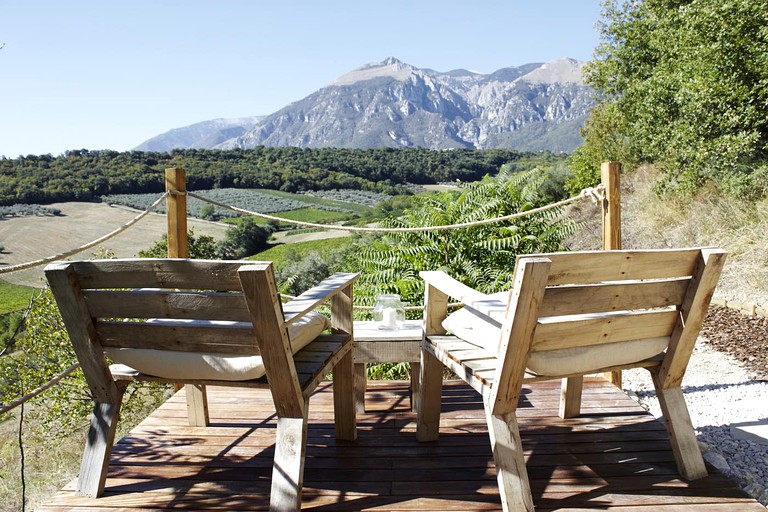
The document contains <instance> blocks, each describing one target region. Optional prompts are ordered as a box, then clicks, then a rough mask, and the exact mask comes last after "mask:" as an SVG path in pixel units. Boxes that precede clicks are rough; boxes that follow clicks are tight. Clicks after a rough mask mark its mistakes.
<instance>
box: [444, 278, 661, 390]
mask: <svg viewBox="0 0 768 512" xmlns="http://www.w3.org/2000/svg"><path fill="white" fill-rule="evenodd" d="M508 296H509V292H504V293H503V294H494V295H490V296H489V299H490V298H493V299H495V300H503V301H505V302H506V301H507V300H508ZM503 309H506V304H504V308H503ZM483 310H484V311H485V312H487V313H488V314H489V315H490V318H489V317H488V316H484V315H481V314H479V313H477V312H476V311H474V310H473V309H471V308H467V307H464V308H461V309H459V310H457V311H455V312H453V313H451V314H450V315H448V317H447V318H446V319H445V320H443V323H442V325H443V328H444V329H445V330H446V331H448V332H449V333H451V334H453V335H454V336H457V337H459V338H461V339H463V340H466V341H468V342H470V343H472V344H473V345H477V346H479V347H482V348H484V349H486V350H489V351H491V352H493V353H496V351H497V349H498V345H499V341H500V340H501V325H502V322H503V321H504V314H505V313H504V311H503V310H502V308H501V307H498V306H497V307H488V308H483ZM668 344H669V337H668V336H667V337H661V338H647V339H640V340H629V341H621V342H617V343H605V344H602V345H588V346H584V347H574V348H562V349H556V350H546V351H542V352H533V353H531V354H529V357H528V362H527V364H526V369H527V370H528V371H529V372H531V373H535V374H537V375H568V374H571V373H586V372H591V371H595V370H599V369H602V368H607V367H611V366H619V365H624V364H631V363H635V362H639V361H643V360H645V359H648V358H651V357H654V356H656V355H658V354H660V353H662V352H664V350H665V349H666V348H667V345H668Z"/></svg>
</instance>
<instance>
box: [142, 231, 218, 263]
mask: <svg viewBox="0 0 768 512" xmlns="http://www.w3.org/2000/svg"><path fill="white" fill-rule="evenodd" d="M187 253H188V254H189V257H190V258H194V259H201V260H211V259H216V258H218V256H219V250H218V246H217V244H216V240H215V239H214V238H213V237H212V236H208V235H200V236H195V232H194V230H189V232H188V233H187ZM167 257H168V235H167V234H163V236H162V238H161V239H160V240H159V241H157V242H155V244H154V245H153V246H152V247H150V248H149V249H147V250H144V251H139V258H167Z"/></svg>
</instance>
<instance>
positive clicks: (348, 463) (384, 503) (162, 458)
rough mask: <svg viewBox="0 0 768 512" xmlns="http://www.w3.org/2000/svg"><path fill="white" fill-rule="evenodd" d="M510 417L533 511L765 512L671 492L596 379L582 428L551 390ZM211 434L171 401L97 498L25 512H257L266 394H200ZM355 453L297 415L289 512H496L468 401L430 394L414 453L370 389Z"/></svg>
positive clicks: (710, 495)
mask: <svg viewBox="0 0 768 512" xmlns="http://www.w3.org/2000/svg"><path fill="white" fill-rule="evenodd" d="M521 400H522V403H521V406H520V409H519V413H518V417H519V419H520V432H521V435H522V438H523V445H524V447H525V449H526V454H527V455H528V461H527V467H528V473H529V475H530V479H531V486H532V488H533V496H534V501H535V504H536V510H537V511H542V512H543V511H548V510H559V511H582V510H611V509H613V508H616V509H620V510H621V512H658V511H660V510H665V511H666V510H668V511H704V512H726V511H727V512H738V511H763V512H764V511H765V508H763V507H762V506H760V505H759V504H758V503H757V502H756V501H755V500H753V499H752V498H750V497H748V496H747V495H745V494H744V493H743V492H742V491H740V490H739V489H738V488H737V487H736V486H735V484H734V483H733V482H731V481H730V480H728V479H726V478H725V477H723V476H722V475H720V474H719V473H717V471H716V470H715V469H713V468H711V467H710V468H709V471H710V476H708V477H707V478H704V479H702V480H698V481H696V482H692V483H687V482H685V481H682V480H681V479H680V478H679V477H678V475H677V471H676V468H675V463H674V459H673V456H672V452H671V449H670V446H669V442H668V440H667V435H666V431H665V430H664V426H663V425H662V424H661V423H660V422H658V421H656V420H655V419H654V418H653V417H652V416H650V415H649V414H647V413H646V412H645V411H644V410H643V409H642V408H641V407H639V406H638V405H637V404H636V403H635V402H633V401H632V400H631V399H629V398H628V397H627V396H626V395H625V394H624V393H622V392H621V391H620V390H618V389H616V388H614V387H612V386H610V385H609V384H608V383H607V382H605V381H604V380H602V379H585V389H584V395H583V405H582V412H583V414H582V416H581V417H580V418H577V419H572V420H566V421H563V420H561V419H559V418H558V417H557V406H558V400H559V382H542V383H535V384H531V385H527V386H525V394H524V395H523V397H522V398H521ZM209 402H210V413H211V423H212V425H211V427H208V428H198V427H189V426H187V419H186V405H185V401H184V397H183V391H181V392H180V393H179V394H177V395H175V396H174V397H173V398H172V399H171V400H169V401H168V402H166V403H165V404H164V405H163V406H162V407H160V408H159V409H157V410H156V411H155V412H154V413H153V414H152V415H151V416H150V417H149V418H147V419H146V420H145V421H144V422H142V423H141V424H140V425H139V426H137V427H136V428H135V429H134V430H133V431H131V433H130V434H129V435H128V436H126V437H125V438H123V439H122V440H121V441H120V442H118V443H116V444H115V447H114V450H113V454H112V461H111V463H110V467H109V478H108V479H107V484H106V491H105V494H104V497H102V498H99V499H98V500H94V499H89V498H83V497H78V496H76V495H75V494H74V491H73V489H74V482H73V483H71V484H70V485H69V486H67V487H66V488H65V489H63V490H62V491H61V492H60V493H59V494H57V495H56V496H55V497H53V498H52V499H51V500H49V502H48V503H47V504H46V505H45V506H44V507H42V508H41V509H39V510H42V511H47V512H63V511H71V510H77V511H82V512H85V511H89V510H92V511H97V510H98V511H100V512H110V511H118V510H120V511H128V510H142V509H143V510H153V511H157V510H168V509H184V510H201V511H202V510H268V508H269V479H270V474H271V468H272V456H273V451H274V436H275V416H274V408H273V406H272V399H271V397H270V395H269V392H268V391H266V390H247V389H238V388H227V389H223V388H212V389H209ZM366 405H367V412H366V413H365V414H358V440H357V441H355V442H341V441H339V442H337V441H336V439H335V438H334V431H333V405H332V393H331V387H330V385H329V384H325V383H324V384H321V386H320V387H319V388H318V391H317V393H316V394H315V395H314V396H313V397H312V400H311V402H310V423H309V444H308V447H307V460H306V470H305V477H304V480H305V481H304V496H303V508H302V510H312V511H317V512H320V511H356V510H368V509H375V510H377V511H389V510H393V511H394V510H398V511H406V510H419V511H422V512H427V511H438V510H440V511H448V510H454V511H475V510H478V511H480V510H482V511H486V510H501V504H500V501H499V495H498V488H497V486H496V476H495V468H494V464H493V457H492V455H491V451H490V444H489V442H488V434H487V429H486V424H485V416H484V413H483V407H482V403H481V401H480V395H478V394H477V393H476V392H475V391H473V390H472V389H471V388H469V387H467V386H465V385H464V384H463V383H447V384H446V385H445V386H444V388H443V415H442V417H441V430H440V431H441V436H440V439H439V441H437V442H431V443H418V442H417V441H416V436H415V414H414V413H412V412H411V411H410V402H409V399H408V384H407V383H404V382H372V383H370V385H369V391H368V393H367V395H366Z"/></svg>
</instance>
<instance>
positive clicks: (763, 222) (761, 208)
mask: <svg viewBox="0 0 768 512" xmlns="http://www.w3.org/2000/svg"><path fill="white" fill-rule="evenodd" d="M658 179H659V173H658V171H656V170H655V169H653V168H652V167H648V166H646V167H641V168H640V169H638V170H637V171H634V172H629V173H625V174H624V175H622V186H621V189H622V190H621V194H622V201H621V203H622V205H621V208H622V209H621V224H622V245H623V247H624V248H626V249H632V248H637V249H651V248H665V247H694V246H717V247H721V248H723V249H725V250H726V251H728V258H727V260H726V264H725V269H724V270H723V274H722V276H721V278H720V283H719V285H718V287H717V291H716V292H715V298H717V299H724V300H728V301H733V302H736V303H749V304H759V305H762V306H763V307H768V266H766V264H765V262H766V261H768V245H766V244H765V243H764V240H765V233H766V232H768V199H764V200H762V201H761V202H758V203H755V204H753V205H750V204H747V203H740V202H738V201H736V200H735V199H733V198H729V197H727V196H724V195H723V194H722V193H720V192H719V191H717V190H716V189H714V188H712V187H708V188H704V189H702V190H700V191H699V192H698V193H697V194H695V195H694V196H692V197H671V198H659V197H658V196H657V195H656V192H655V190H654V185H655V184H656V182H657V181H658ZM570 213H571V214H572V215H574V216H576V218H578V219H579V220H581V221H584V222H585V226H584V229H582V230H580V231H579V232H578V233H577V234H576V235H575V236H574V237H573V238H572V239H571V240H570V242H569V245H570V247H571V248H572V249H596V248H600V247H601V244H602V242H601V238H600V237H601V223H600V222H601V221H600V212H599V209H598V208H595V207H594V205H592V204H590V203H582V204H580V205H578V206H577V207H576V208H574V209H572V210H571V212H570Z"/></svg>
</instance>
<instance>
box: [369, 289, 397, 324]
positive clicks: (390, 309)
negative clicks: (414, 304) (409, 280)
mask: <svg viewBox="0 0 768 512" xmlns="http://www.w3.org/2000/svg"><path fill="white" fill-rule="evenodd" d="M373 321H374V322H376V323H377V324H378V327H379V329H386V330H395V329H400V328H401V327H402V326H403V323H404V322H405V308H404V307H403V303H402V302H400V295H397V294H396V293H387V294H384V295H379V296H377V297H376V305H375V306H373Z"/></svg>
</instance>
